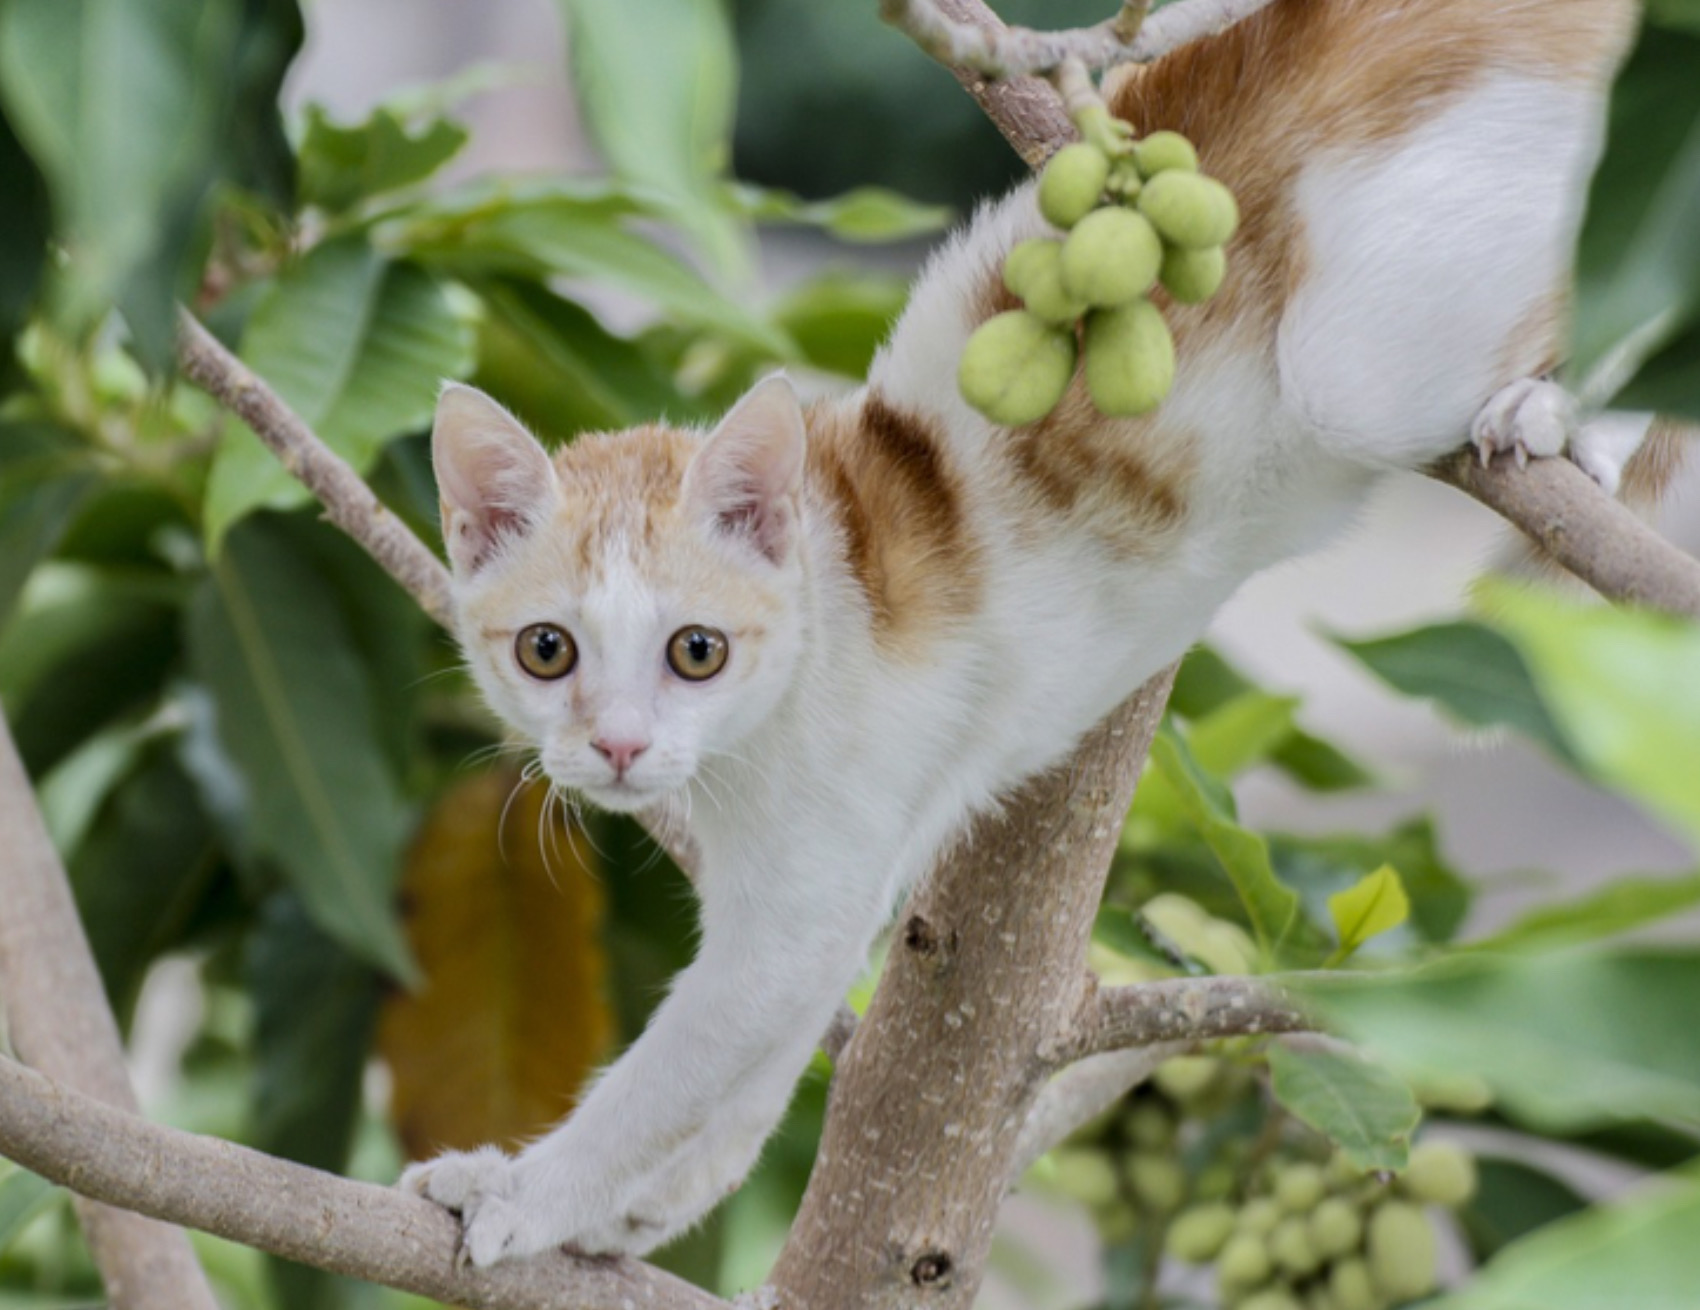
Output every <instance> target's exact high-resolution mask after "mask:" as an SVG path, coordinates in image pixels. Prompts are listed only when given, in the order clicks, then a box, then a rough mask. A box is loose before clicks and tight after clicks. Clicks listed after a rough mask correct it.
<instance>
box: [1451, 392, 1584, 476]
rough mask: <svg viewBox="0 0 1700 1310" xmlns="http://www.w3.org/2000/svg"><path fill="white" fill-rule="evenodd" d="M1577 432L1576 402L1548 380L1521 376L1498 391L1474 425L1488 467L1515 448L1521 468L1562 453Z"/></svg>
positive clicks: (1478, 447)
mask: <svg viewBox="0 0 1700 1310" xmlns="http://www.w3.org/2000/svg"><path fill="white" fill-rule="evenodd" d="M1575 435H1576V401H1575V399H1574V398H1573V397H1572V396H1571V395H1570V393H1569V392H1568V391H1566V390H1565V389H1564V388H1563V387H1561V386H1559V385H1558V383H1556V382H1548V381H1546V380H1545V379H1544V378H1519V379H1518V380H1517V381H1516V382H1513V383H1511V384H1510V385H1509V386H1505V387H1501V388H1500V389H1499V390H1498V391H1496V392H1495V393H1494V394H1493V396H1492V397H1491V398H1489V400H1488V402H1487V404H1485V405H1483V406H1482V408H1481V410H1480V412H1479V413H1477V415H1476V417H1475V421H1474V422H1472V423H1471V424H1470V440H1471V441H1472V442H1473V443H1474V444H1475V447H1476V451H1477V453H1479V454H1480V455H1481V460H1482V466H1483V467H1484V468H1485V467H1486V466H1487V465H1488V464H1490V463H1491V462H1492V461H1493V457H1494V456H1495V455H1498V454H1500V453H1502V452H1505V451H1510V452H1511V455H1512V457H1513V458H1514V459H1515V460H1516V461H1517V467H1518V468H1523V467H1525V466H1527V464H1528V462H1529V460H1530V459H1531V458H1533V459H1545V458H1547V457H1548V456H1552V455H1558V454H1562V453H1563V451H1564V448H1565V446H1566V445H1567V444H1568V443H1569V441H1570V439H1571V438H1572V437H1574V436H1575Z"/></svg>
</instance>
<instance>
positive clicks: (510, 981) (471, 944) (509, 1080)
mask: <svg viewBox="0 0 1700 1310" xmlns="http://www.w3.org/2000/svg"><path fill="white" fill-rule="evenodd" d="M519 785H520V784H519V777H518V775H517V774H516V773H515V772H514V771H512V770H511V769H497V770H494V771H492V772H490V773H486V774H484V775H482V776H480V777H477V778H474V779H471V780H470V781H468V782H465V783H463V784H461V785H460V786H458V787H456V788H455V789H454V790H452V791H450V792H448V793H447V794H446V795H444V796H443V797H442V798H441V799H440V800H439V801H438V802H437V804H436V805H435V806H434V807H433V808H432V810H431V812H430V814H429V815H428V816H427V818H426V820H425V824H424V826H423V828H422V829H421V831H420V833H419V837H418V839H417V841H416V842H415V843H414V846H413V849H412V851H411V852H410V853H409V856H408V860H407V867H406V872H405V874H404V878H403V891H402V903H403V907H404V916H405V921H406V926H407V931H408V935H409V939H410V941H411V943H412V946H413V951H414V954H415V957H416V958H417V959H418V961H419V964H420V966H421V968H422V969H423V970H424V972H425V975H426V983H425V986H424V987H423V988H422V989H421V990H419V991H418V992H417V993H415V994H412V995H409V994H405V993H399V992H398V993H397V994H396V995H394V996H393V997H391V998H390V999H389V1000H388V1001H387V1002H386V1003H385V1006H384V1011H383V1015H382V1017H381V1019H380V1021H379V1030H378V1049H379V1051H380V1053H381V1054H382V1055H383V1057H384V1059H385V1060H386V1061H387V1062H388V1063H389V1066H390V1071H391V1073H392V1075H393V1077H394V1080H395V1081H394V1092H393V1096H392V1107H391V1108H392V1111H393V1114H394V1119H395V1123H396V1127H397V1131H398V1132H399V1134H400V1136H401V1140H402V1144H403V1146H404V1148H405V1149H406V1151H407V1153H408V1155H409V1156H410V1157H411V1158H414V1159H419V1158H422V1157H424V1156H429V1155H434V1154H436V1153H437V1152H438V1151H442V1150H448V1149H465V1148H467V1147H472V1146H477V1145H480V1144H482V1143H484V1142H491V1141H494V1142H498V1143H501V1144H503V1145H505V1146H509V1147H513V1146H517V1145H519V1144H520V1143H521V1142H522V1141H524V1140H526V1139H528V1138H530V1137H533V1136H535V1135H536V1134H537V1133H538V1132H540V1131H542V1130H544V1129H546V1128H548V1127H549V1126H551V1125H552V1124H554V1123H556V1122H557V1121H559V1120H560V1119H561V1118H562V1117H563V1116H564V1115H565V1114H566V1113H567V1111H568V1110H570V1109H571V1108H572V1104H573V1098H574V1095H575V1093H576V1092H577V1090H578V1088H579V1086H580V1085H581V1084H582V1083H583V1081H584V1079H585V1076H586V1075H587V1074H588V1073H589V1072H590V1070H591V1068H592V1067H593V1066H594V1065H595V1064H596V1062H597V1061H598V1060H600V1059H601V1058H603V1057H604V1056H605V1055H607V1053H608V1050H609V1045H610V1042H611V1040H612V1038H613V1035H614V1022H613V1014H612V1011H611V1010H610V1008H609V1005H608V1002H607V999H606V997H605V996H604V994H603V988H604V979H605V975H606V972H607V968H606V961H605V958H604V955H603V950H602V944H601V940H600V936H599V930H600V925H601V919H602V913H603V895H602V888H601V885H600V883H599V882H598V876H599V874H598V869H597V868H596V863H595V857H594V855H593V854H592V853H591V851H590V849H589V845H588V843H587V842H586V840H585V838H584V836H583V834H582V833H580V834H577V835H575V834H574V832H573V831H572V829H571V828H570V827H569V825H568V824H567V822H566V821H565V820H564V818H563V816H562V815H561V813H560V811H559V809H558V808H556V809H555V810H553V811H552V812H550V813H548V814H545V812H544V807H545V798H546V795H547V792H546V789H545V788H544V787H542V786H538V785H527V786H525V787H523V788H522V789H521V790H519V791H518V792H517V793H516V792H515V788H516V787H518V786H519ZM510 795H511V796H512V797H513V799H512V803H511V804H510V803H509V797H510Z"/></svg>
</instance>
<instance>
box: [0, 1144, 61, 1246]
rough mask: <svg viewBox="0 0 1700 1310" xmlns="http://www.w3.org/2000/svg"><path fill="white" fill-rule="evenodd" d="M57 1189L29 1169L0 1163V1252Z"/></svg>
mask: <svg viewBox="0 0 1700 1310" xmlns="http://www.w3.org/2000/svg"><path fill="white" fill-rule="evenodd" d="M56 1191H58V1189H57V1188H55V1187H54V1186H53V1184H52V1183H50V1182H48V1181H47V1179H45V1178H42V1177H40V1176H38V1175H36V1174H32V1173H31V1172H30V1171H29V1170H28V1169H20V1168H18V1167H17V1166H16V1165H12V1164H7V1163H4V1162H0V1253H4V1252H5V1250H6V1248H7V1247H8V1246H10V1245H11V1242H12V1239H13V1238H14V1237H16V1236H17V1235H18V1234H19V1233H20V1232H22V1231H23V1229H24V1225H25V1224H27V1223H29V1221H30V1220H31V1219H33V1218H35V1216H36V1215H37V1214H38V1213H40V1211H41V1208H42V1207H43V1206H44V1205H46V1204H47V1201H48V1198H49V1197H51V1196H53V1195H54V1193H55V1192H56Z"/></svg>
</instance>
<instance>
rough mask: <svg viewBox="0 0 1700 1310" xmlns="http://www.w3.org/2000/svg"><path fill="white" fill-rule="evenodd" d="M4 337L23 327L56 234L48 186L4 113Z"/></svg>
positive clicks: (0, 258)
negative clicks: (53, 233)
mask: <svg viewBox="0 0 1700 1310" xmlns="http://www.w3.org/2000/svg"><path fill="white" fill-rule="evenodd" d="M0 196H5V197H6V203H5V204H3V205H0V341H10V340H11V339H12V337H13V335H14V334H15V333H16V332H17V331H18V330H19V329H20V328H21V327H23V325H24V319H25V318H26V317H28V314H29V309H30V305H31V303H32V302H33V301H34V300H35V293H36V290H37V288H38V287H39V286H40V285H41V275H42V270H43V268H44V266H45V265H46V262H47V241H48V238H49V236H51V235H52V230H53V228H52V221H51V218H50V216H49V213H48V204H47V184H46V183H45V182H43V181H42V178H41V173H40V172H39V171H38V170H37V169H36V166H35V163H34V161H32V160H31V159H30V157H29V155H28V154H27V153H26V152H25V150H24V148H23V145H22V144H21V143H20V142H19V141H18V138H17V135H16V134H15V133H14V132H13V131H12V127H11V124H9V123H8V122H7V121H6V118H5V116H4V115H3V114H0Z"/></svg>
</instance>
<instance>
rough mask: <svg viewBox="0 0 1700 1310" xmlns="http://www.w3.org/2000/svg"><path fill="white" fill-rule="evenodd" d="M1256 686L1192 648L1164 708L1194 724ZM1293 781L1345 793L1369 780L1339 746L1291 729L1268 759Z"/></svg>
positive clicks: (1211, 654) (1204, 650) (1214, 656)
mask: <svg viewBox="0 0 1700 1310" xmlns="http://www.w3.org/2000/svg"><path fill="white" fill-rule="evenodd" d="M1256 690H1258V687H1257V685H1256V684H1255V683H1253V682H1252V681H1251V679H1249V678H1247V677H1246V676H1245V675H1244V674H1243V673H1241V672H1240V671H1239V670H1238V669H1236V668H1234V666H1233V665H1231V664H1229V663H1228V661H1227V660H1225V659H1223V658H1222V656H1221V655H1220V654H1219V653H1218V652H1217V651H1215V650H1213V649H1212V648H1211V647H1209V646H1195V647H1194V648H1193V649H1192V651H1191V652H1190V653H1189V654H1188V655H1187V657H1186V659H1184V660H1183V661H1181V668H1180V673H1179V674H1178V675H1177V676H1176V678H1175V690H1174V694H1173V695H1171V696H1170V697H1169V708H1170V709H1171V710H1172V711H1173V712H1174V713H1176V714H1178V715H1180V716H1181V717H1182V718H1183V719H1200V718H1203V717H1204V716H1205V715H1206V714H1209V713H1211V712H1212V711H1214V710H1217V709H1220V708H1221V707H1222V706H1223V705H1225V704H1227V703H1228V702H1229V701H1230V700H1232V699H1234V697H1236V696H1240V695H1243V694H1244V693H1246V692H1248V691H1256ZM1270 760H1271V762H1272V763H1273V764H1274V765H1275V766H1276V767H1277V768H1279V769H1280V770H1281V771H1282V772H1283V773H1285V774H1287V776H1288V777H1290V778H1292V779H1293V780H1294V781H1295V782H1298V783H1300V784H1301V785H1303V786H1305V787H1308V788H1309V789H1310V790H1312V791H1324V792H1328V791H1347V790H1350V789H1351V788H1353V787H1363V786H1366V785H1368V784H1369V783H1372V782H1374V781H1375V775H1374V774H1372V773H1371V772H1370V771H1369V770H1368V769H1366V768H1365V767H1364V766H1363V765H1361V764H1359V763H1358V762H1357V761H1356V760H1354V759H1352V758H1351V757H1350V756H1349V755H1347V754H1346V753H1345V752H1344V751H1342V750H1340V748H1339V747H1337V746H1335V745H1333V744H1332V743H1330V742H1326V741H1323V740H1322V739H1321V738H1320V737H1313V736H1312V735H1311V734H1310V733H1308V732H1305V731H1303V730H1302V729H1299V728H1294V729H1293V730H1292V731H1291V732H1290V733H1288V735H1287V738H1286V740H1285V741H1284V742H1282V743H1281V744H1280V745H1279V746H1277V747H1276V748H1275V750H1274V752H1273V754H1272V755H1271V756H1270Z"/></svg>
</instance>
